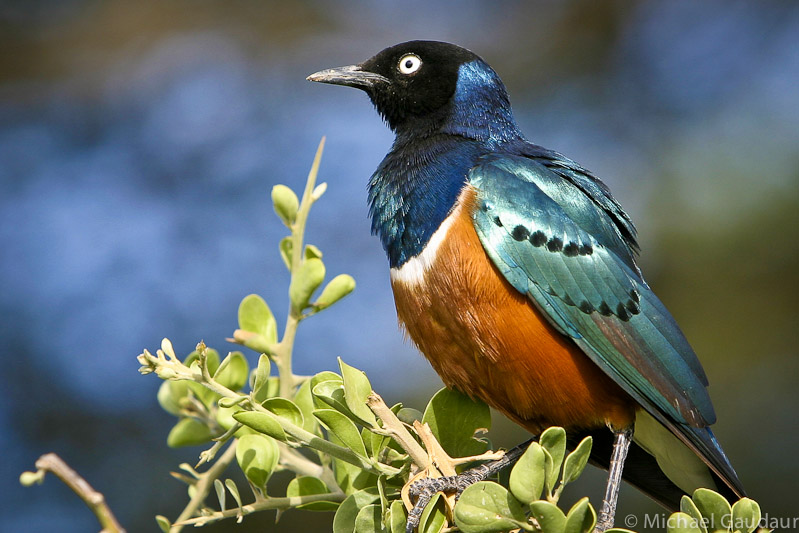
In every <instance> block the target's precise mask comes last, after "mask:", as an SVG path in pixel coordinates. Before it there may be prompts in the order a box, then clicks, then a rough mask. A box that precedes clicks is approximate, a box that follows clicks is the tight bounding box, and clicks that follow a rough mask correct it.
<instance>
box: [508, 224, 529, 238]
mask: <svg viewBox="0 0 799 533" xmlns="http://www.w3.org/2000/svg"><path fill="white" fill-rule="evenodd" d="M529 236H530V230H529V229H527V228H525V227H524V226H522V225H521V224H519V225H518V226H516V227H515V228H513V231H512V232H511V237H513V240H515V241H526V240H527V238H528V237H529Z"/></svg>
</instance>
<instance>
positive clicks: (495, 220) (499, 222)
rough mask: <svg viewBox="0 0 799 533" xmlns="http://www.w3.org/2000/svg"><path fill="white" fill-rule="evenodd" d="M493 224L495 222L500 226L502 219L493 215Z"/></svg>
mask: <svg viewBox="0 0 799 533" xmlns="http://www.w3.org/2000/svg"><path fill="white" fill-rule="evenodd" d="M494 224H496V225H497V226H499V227H500V228H501V227H502V221H501V220H500V219H499V217H494Z"/></svg>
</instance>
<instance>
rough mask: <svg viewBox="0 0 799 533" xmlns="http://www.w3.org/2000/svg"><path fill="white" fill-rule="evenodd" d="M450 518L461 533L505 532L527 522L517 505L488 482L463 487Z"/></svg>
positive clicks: (503, 490)
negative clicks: (452, 517)
mask: <svg viewBox="0 0 799 533" xmlns="http://www.w3.org/2000/svg"><path fill="white" fill-rule="evenodd" d="M454 517H455V523H456V524H457V525H458V527H459V528H460V530H461V531H462V532H463V533H488V532H492V531H508V530H511V529H515V528H517V527H519V525H520V524H525V523H526V522H527V517H526V516H525V514H524V510H523V509H522V506H521V504H519V502H518V501H516V499H514V498H513V496H511V494H510V493H509V492H508V491H507V490H506V489H505V488H504V487H502V486H501V485H498V484H496V483H493V482H491V481H480V482H477V483H475V484H474V485H471V486H469V487H467V488H466V490H465V491H463V494H461V497H460V499H458V503H457V504H456V505H455V513H454Z"/></svg>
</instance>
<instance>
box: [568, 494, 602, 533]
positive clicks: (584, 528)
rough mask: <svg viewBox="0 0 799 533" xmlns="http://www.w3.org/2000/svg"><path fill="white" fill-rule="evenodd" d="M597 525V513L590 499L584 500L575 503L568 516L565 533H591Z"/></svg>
mask: <svg viewBox="0 0 799 533" xmlns="http://www.w3.org/2000/svg"><path fill="white" fill-rule="evenodd" d="M595 524H596V512H595V511H594V508H593V507H591V504H590V503H588V498H582V499H580V500H578V501H577V503H575V504H574V505H573V506H572V508H571V509H569V512H568V513H567V514H566V526H565V527H564V529H563V532H564V533H591V532H592V531H593V530H594V525H595Z"/></svg>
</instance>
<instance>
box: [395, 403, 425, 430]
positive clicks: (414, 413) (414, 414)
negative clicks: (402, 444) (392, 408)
mask: <svg viewBox="0 0 799 533" xmlns="http://www.w3.org/2000/svg"><path fill="white" fill-rule="evenodd" d="M422 417H424V415H423V414H422V412H421V411H420V410H418V409H414V408H413V407H403V408H402V409H400V410H399V411H397V418H399V419H400V421H402V422H405V423H406V424H408V425H411V426H412V425H413V423H414V422H415V421H417V420H419V421H421V420H422Z"/></svg>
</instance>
